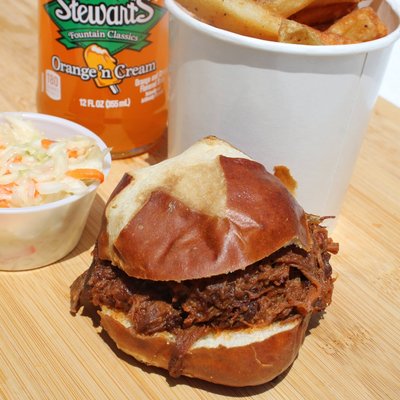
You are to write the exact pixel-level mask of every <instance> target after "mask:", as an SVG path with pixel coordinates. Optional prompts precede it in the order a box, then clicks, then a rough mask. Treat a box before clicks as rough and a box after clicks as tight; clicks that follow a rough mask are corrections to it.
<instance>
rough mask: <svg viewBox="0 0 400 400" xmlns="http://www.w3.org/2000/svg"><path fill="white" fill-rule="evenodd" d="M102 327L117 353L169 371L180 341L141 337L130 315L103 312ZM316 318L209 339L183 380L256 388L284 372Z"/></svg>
mask: <svg viewBox="0 0 400 400" xmlns="http://www.w3.org/2000/svg"><path fill="white" fill-rule="evenodd" d="M99 314H100V317H101V325H102V327H103V328H104V329H105V330H106V332H107V333H108V334H109V336H110V337H111V338H112V339H113V340H114V342H115V343H116V345H117V347H118V348H119V349H120V350H122V351H124V352H125V353H127V354H129V355H131V356H133V357H134V358H136V359H137V360H138V361H140V362H143V363H145V364H147V365H151V366H156V367H161V368H164V369H168V365H169V361H170V358H171V355H172V353H173V350H174V348H175V335H173V334H171V333H169V332H161V333H156V334H153V335H141V334H138V333H136V332H135V330H134V328H133V327H132V325H131V323H130V321H129V320H128V319H127V318H126V316H125V314H123V313H119V312H115V311H113V310H110V309H108V308H105V307H103V308H102V310H101V311H100V312H99ZM309 319H310V315H308V316H307V317H306V318H301V317H298V318H297V319H292V320H290V321H287V322H283V323H274V324H271V325H268V326H265V327H257V328H246V329H240V330H235V331H232V330H230V331H228V330H225V331H221V332H215V333H209V334H207V335H205V336H203V337H201V338H200V339H198V340H197V341H196V342H195V343H194V344H193V345H192V346H191V347H190V349H189V351H188V352H186V353H185V354H184V356H183V369H182V375H185V376H188V377H193V378H199V379H202V380H205V381H209V382H212V383H217V384H222V385H226V386H236V387H243V386H255V385H260V384H263V383H266V382H268V381H270V380H272V379H274V378H275V377H277V376H278V375H279V374H281V373H282V372H284V371H285V370H286V369H287V368H288V367H289V366H290V365H291V364H292V363H293V361H294V360H295V358H296V357H297V355H298V352H299V349H300V347H301V345H302V343H303V340H304V335H305V332H306V329H307V326H308V322H309Z"/></svg>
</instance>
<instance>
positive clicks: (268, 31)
mask: <svg viewBox="0 0 400 400" xmlns="http://www.w3.org/2000/svg"><path fill="white" fill-rule="evenodd" d="M177 2H178V3H179V4H180V5H181V6H183V7H184V8H185V9H186V10H188V11H189V12H190V13H192V14H193V15H195V16H196V17H198V18H199V19H200V20H202V21H204V22H205V23H208V24H210V25H213V26H215V27H217V28H221V29H225V30H227V31H231V32H234V33H239V34H241V35H245V36H252V37H255V38H259V39H266V40H277V38H278V31H279V26H280V24H281V22H282V17H281V16H279V15H276V14H274V13H273V12H272V11H270V10H269V9H268V8H267V7H265V6H263V4H262V2H260V1H256V0H177Z"/></svg>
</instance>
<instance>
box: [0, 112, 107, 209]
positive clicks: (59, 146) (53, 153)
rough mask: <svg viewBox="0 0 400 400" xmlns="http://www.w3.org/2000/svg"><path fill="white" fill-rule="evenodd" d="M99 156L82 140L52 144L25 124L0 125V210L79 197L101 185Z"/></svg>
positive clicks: (16, 121)
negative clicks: (93, 187) (89, 188)
mask: <svg viewBox="0 0 400 400" xmlns="http://www.w3.org/2000/svg"><path fill="white" fill-rule="evenodd" d="M108 151H109V150H108V149H106V150H104V151H102V150H101V149H100V148H99V147H98V146H97V144H96V142H95V141H94V140H93V139H91V138H89V137H85V136H74V137H70V138H63V139H57V140H52V139H49V138H47V137H45V136H44V134H43V133H42V132H40V131H39V130H38V129H36V128H35V127H34V126H33V125H32V124H31V123H29V122H28V121H24V120H22V119H19V118H15V117H8V118H7V119H6V121H5V122H4V123H2V124H0V208H10V207H29V206H35V205H42V204H46V203H50V202H53V201H57V200H61V199H63V198H65V197H67V196H69V195H73V194H82V193H84V192H86V191H87V190H88V186H89V185H90V184H91V183H93V182H96V181H97V182H100V183H101V182H102V181H103V180H104V174H103V172H102V170H103V161H104V157H105V155H106V154H107V152H108Z"/></svg>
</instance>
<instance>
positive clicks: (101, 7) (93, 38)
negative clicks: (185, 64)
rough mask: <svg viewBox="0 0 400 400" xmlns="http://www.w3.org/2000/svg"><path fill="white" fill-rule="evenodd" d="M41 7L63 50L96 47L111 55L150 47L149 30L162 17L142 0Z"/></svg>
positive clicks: (60, 0) (57, 0)
mask: <svg viewBox="0 0 400 400" xmlns="http://www.w3.org/2000/svg"><path fill="white" fill-rule="evenodd" d="M44 7H45V9H46V11H47V13H48V14H49V16H50V18H51V19H52V20H53V22H54V23H55V24H56V25H57V27H58V28H59V33H60V36H61V37H60V38H59V39H58V40H59V42H60V43H62V44H63V45H64V46H65V47H66V48H67V49H74V48H77V47H82V48H86V47H88V46H90V45H92V44H97V45H99V46H101V47H102V48H104V49H107V50H108V52H109V53H110V54H111V55H114V54H116V53H119V52H120V51H122V50H124V49H131V50H135V51H140V50H142V49H143V48H144V47H146V46H148V45H149V44H151V42H150V41H149V40H147V38H148V36H149V33H150V30H151V29H152V28H153V27H154V26H155V25H156V24H157V23H158V22H159V20H160V19H161V17H162V16H163V15H164V14H165V9H164V8H162V7H160V6H158V5H156V4H153V3H151V2H149V1H146V0H117V1H115V0H52V1H50V2H49V3H47V4H46V5H45V6H44Z"/></svg>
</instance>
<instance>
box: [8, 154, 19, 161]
mask: <svg viewBox="0 0 400 400" xmlns="http://www.w3.org/2000/svg"><path fill="white" fill-rule="evenodd" d="M10 161H11V162H12V163H19V162H21V161H22V156H21V154H16V155H15V156H14V157H13V158H12V159H11V160H10Z"/></svg>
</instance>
